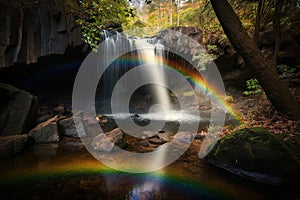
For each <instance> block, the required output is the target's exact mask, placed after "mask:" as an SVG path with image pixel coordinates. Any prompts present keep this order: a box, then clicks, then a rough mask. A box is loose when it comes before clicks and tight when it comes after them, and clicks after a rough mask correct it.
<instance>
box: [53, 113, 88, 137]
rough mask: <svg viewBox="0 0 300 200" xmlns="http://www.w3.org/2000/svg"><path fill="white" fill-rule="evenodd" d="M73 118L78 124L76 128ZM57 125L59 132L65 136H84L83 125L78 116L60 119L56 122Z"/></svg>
mask: <svg viewBox="0 0 300 200" xmlns="http://www.w3.org/2000/svg"><path fill="white" fill-rule="evenodd" d="M74 120H75V122H76V123H77V125H78V127H77V128H76V126H75V123H74ZM58 127H59V131H60V133H61V134H62V135H64V136H67V137H74V138H79V137H84V136H86V130H85V126H84V124H83V122H82V120H81V117H80V116H74V117H70V118H66V119H63V120H60V121H59V122H58Z"/></svg>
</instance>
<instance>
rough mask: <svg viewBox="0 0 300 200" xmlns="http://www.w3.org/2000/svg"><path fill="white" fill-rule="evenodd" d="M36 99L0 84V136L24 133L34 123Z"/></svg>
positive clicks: (36, 110)
mask: <svg viewBox="0 0 300 200" xmlns="http://www.w3.org/2000/svg"><path fill="white" fill-rule="evenodd" d="M37 113H38V99H37V97H36V96H33V95H31V94H30V93H28V92H26V91H23V90H19V89H17V88H15V87H14V86H12V85H8V84H2V83H1V84H0V133H1V134H0V135H3V136H7V135H20V134H23V133H26V132H27V131H29V130H30V128H32V127H33V126H34V124H35V122H36V118H37Z"/></svg>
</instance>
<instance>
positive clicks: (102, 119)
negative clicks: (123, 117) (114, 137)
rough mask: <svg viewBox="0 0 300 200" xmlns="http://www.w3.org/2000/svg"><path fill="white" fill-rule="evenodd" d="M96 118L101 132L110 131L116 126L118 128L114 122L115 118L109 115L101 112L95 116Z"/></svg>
mask: <svg viewBox="0 0 300 200" xmlns="http://www.w3.org/2000/svg"><path fill="white" fill-rule="evenodd" d="M96 120H97V121H98V123H99V124H100V126H101V129H102V130H103V132H105V133H106V132H110V131H112V130H114V129H116V128H118V125H117V124H116V122H115V120H114V119H113V117H109V116H106V115H103V114H100V115H98V116H97V117H96Z"/></svg>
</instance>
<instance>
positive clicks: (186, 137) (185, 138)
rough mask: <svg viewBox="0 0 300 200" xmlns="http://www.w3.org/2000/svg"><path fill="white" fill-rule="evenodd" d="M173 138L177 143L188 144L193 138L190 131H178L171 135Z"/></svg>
mask: <svg viewBox="0 0 300 200" xmlns="http://www.w3.org/2000/svg"><path fill="white" fill-rule="evenodd" d="M173 139H174V140H176V141H177V142H179V143H183V144H190V143H191V142H192V140H193V135H192V134H191V133H190V132H178V133H177V134H176V135H174V136H173Z"/></svg>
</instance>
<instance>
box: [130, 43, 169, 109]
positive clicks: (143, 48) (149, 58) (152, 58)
mask: <svg viewBox="0 0 300 200" xmlns="http://www.w3.org/2000/svg"><path fill="white" fill-rule="evenodd" d="M135 45H136V48H137V49H138V57H139V61H140V62H141V64H145V65H146V66H147V65H148V66H147V67H146V76H150V79H151V80H152V81H153V82H154V83H159V82H160V83H164V84H166V78H165V74H164V71H163V70H162V67H163V66H162V65H163V64H164V60H165V58H164V55H165V54H164V46H163V45H161V44H159V43H158V44H155V45H153V44H150V43H148V41H147V40H146V39H137V40H136V41H135ZM149 64H151V65H149ZM154 91H155V94H154V98H155V100H156V102H157V103H158V104H160V105H161V106H162V107H163V108H164V110H165V112H166V111H167V112H168V111H170V110H171V102H170V95H169V91H168V90H167V89H166V88H165V87H163V86H156V87H155V88H154Z"/></svg>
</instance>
